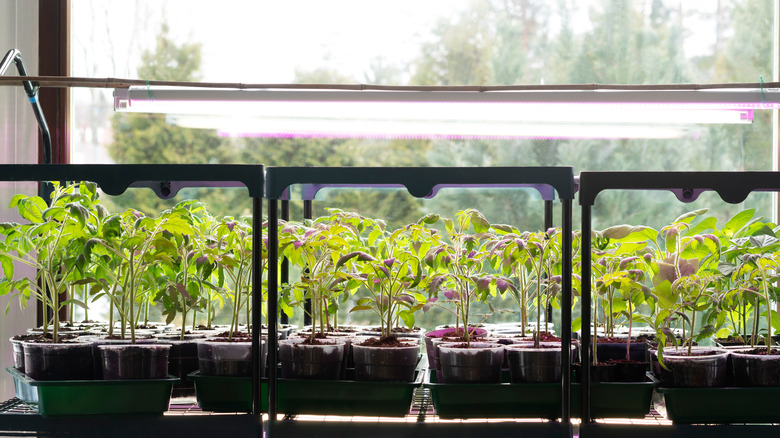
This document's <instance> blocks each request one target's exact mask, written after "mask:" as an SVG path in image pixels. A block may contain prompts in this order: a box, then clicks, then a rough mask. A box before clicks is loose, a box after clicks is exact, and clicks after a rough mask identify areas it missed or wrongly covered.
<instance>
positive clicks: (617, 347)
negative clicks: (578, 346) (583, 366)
mask: <svg viewBox="0 0 780 438" xmlns="http://www.w3.org/2000/svg"><path fill="white" fill-rule="evenodd" d="M647 347H648V344H647V342H632V343H631V345H630V346H628V348H629V359H630V360H635V361H637V362H647V361H648V352H647V350H648V348H647ZM596 357H597V358H598V360H599V362H606V361H608V360H622V359H625V358H626V343H625V342H611V343H607V342H604V343H602V342H597V343H596Z"/></svg>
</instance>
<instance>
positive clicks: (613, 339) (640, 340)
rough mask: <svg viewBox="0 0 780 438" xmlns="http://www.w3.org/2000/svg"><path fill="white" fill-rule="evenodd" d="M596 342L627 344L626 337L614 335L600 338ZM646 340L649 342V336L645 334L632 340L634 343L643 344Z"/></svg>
mask: <svg viewBox="0 0 780 438" xmlns="http://www.w3.org/2000/svg"><path fill="white" fill-rule="evenodd" d="M596 342H598V343H599V344H625V343H626V338H617V337H614V336H610V337H606V338H598V339H597V340H596ZM645 342H647V338H646V337H644V336H640V337H638V338H636V339H632V340H631V343H632V344H643V343H645Z"/></svg>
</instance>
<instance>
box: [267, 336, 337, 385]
mask: <svg viewBox="0 0 780 438" xmlns="http://www.w3.org/2000/svg"><path fill="white" fill-rule="evenodd" d="M304 340H305V339H303V338H299V339H286V340H283V341H280V342H279V360H280V361H281V363H282V370H281V377H282V378H283V379H327V380H335V379H338V378H340V376H341V370H342V362H343V360H344V348H345V343H344V341H342V340H339V339H320V340H318V342H319V343H318V344H305V343H303V342H304Z"/></svg>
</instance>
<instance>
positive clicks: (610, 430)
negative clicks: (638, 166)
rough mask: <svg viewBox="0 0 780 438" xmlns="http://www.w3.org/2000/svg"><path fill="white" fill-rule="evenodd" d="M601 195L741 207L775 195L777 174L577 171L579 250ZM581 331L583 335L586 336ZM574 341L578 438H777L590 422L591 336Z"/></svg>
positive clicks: (751, 429) (585, 292) (773, 431)
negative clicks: (758, 195)
mask: <svg viewBox="0 0 780 438" xmlns="http://www.w3.org/2000/svg"><path fill="white" fill-rule="evenodd" d="M607 190H665V191H670V192H672V193H674V194H675V195H676V196H677V199H679V200H680V201H681V202H683V203H689V202H693V201H695V200H696V199H697V198H698V197H699V195H700V194H701V193H703V192H705V191H714V192H716V193H718V195H720V197H721V199H722V200H723V201H725V202H728V203H730V204H736V203H739V202H742V201H744V200H745V198H747V196H748V195H749V194H750V193H752V192H759V191H769V192H780V172H581V173H580V175H579V202H580V206H581V209H582V218H581V219H582V248H583V249H585V248H591V243H592V238H591V232H592V229H593V227H592V224H591V209H592V207H593V205H595V202H596V198H597V197H598V195H599V193H601V192H603V191H607ZM591 259H592V253H591V251H589V250H583V251H582V273H581V277H582V293H581V312H582V316H581V320H582V327H590V324H591V312H590V307H591V288H592V285H591V280H592V279H591ZM586 332H587V333H586ZM586 332H583V333H582V336H580V343H581V348H580V354H581V362H582V365H583V366H582V399H581V403H582V413H583V415H582V425H581V426H580V436H616V437H617V436H626V435H628V434H631V435H634V436H637V434H639V435H642V436H644V434H652V436H659V434H661V435H663V436H675V437H676V436H679V437H693V436H707V437H712V436H734V435H732V434H734V433H735V432H736V433H737V434H739V435H743V434H756V436H777V434H778V433H780V428H778V427H777V426H771V425H767V426H762V425H749V426H739V425H708V426H699V425H693V426H692V425H675V426H673V427H668V426H663V427H661V428H657V427H647V426H644V425H643V426H615V425H604V424H597V423H594V422H593V421H592V420H593V419H592V418H591V416H590V395H591V382H590V372H591V363H590V347H591V334H590V331H589V330H587V331H586Z"/></svg>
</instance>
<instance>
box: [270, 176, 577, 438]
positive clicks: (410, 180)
mask: <svg viewBox="0 0 780 438" xmlns="http://www.w3.org/2000/svg"><path fill="white" fill-rule="evenodd" d="M294 185H300V186H302V194H303V195H302V196H303V198H304V200H305V201H311V200H312V199H314V196H315V195H316V193H317V192H318V191H319V190H320V189H322V188H323V187H342V188H343V187H372V188H388V187H390V188H392V187H395V188H405V189H406V190H407V191H408V192H409V194H411V195H412V196H415V197H418V198H430V197H433V196H435V195H436V193H437V192H438V190H439V189H441V188H443V187H463V188H473V187H491V188H505V187H531V188H535V189H536V190H538V191H539V192H540V194H541V195H542V197H543V199H544V200H545V218H546V219H545V226H549V225H551V222H552V205H551V202H552V200H553V199H554V198H555V195H556V193H557V196H558V198H559V199H560V201H561V218H562V229H563V243H562V247H564V248H571V238H572V223H571V222H572V220H571V217H572V216H571V214H572V202H573V199H574V192H575V190H574V175H573V169H572V168H571V167H497V168H496V167H493V168H479V167H403V168H377V167H349V168H346V167H343V168H342V167H338V168H334V167H330V168H327V167H269V168H268V169H267V172H266V185H265V189H266V192H265V197H266V198H267V199H268V221H269V223H268V257H269V260H275V259H277V258H278V256H279V254H278V238H279V236H278V218H279V201H286V200H288V199H289V198H290V187H291V186H294ZM563 272H564V276H563V277H564V278H563V292H562V297H563V299H562V304H561V307H562V309H563V311H562V317H561V326H562V327H567V326H571V251H564V254H563ZM268 278H278V267H277V266H276V264H275V263H269V269H268ZM278 295H279V285H278V284H277V283H276V282H274V281H269V284H268V315H269V317H268V319H269V321H268V327H269V333H268V342H269V346H268V362H269V363H277V361H278V355H277V336H276V327H277V324H276V323H277V318H278V305H277V301H278ZM561 337H562V348H561V350H562V354H563V355H564V357H565V356H566V355H568V347H569V345H570V343H571V331H569V330H563V333H562V336H561ZM563 368H564V369H563V373H562V374H563V377H562V382H561V392H562V403H561V421H560V422H547V423H541V422H527V423H526V422H504V421H502V422H482V423H470V422H469V423H415V424H407V423H386V424H385V423H383V424H382V427H381V428H377V427H376V426H375V425H374V424H371V423H356V422H304V421H278V420H277V417H278V412H277V396H278V392H277V384H278V376H277V370H276V367H269V376H268V396H269V402H268V415H269V420H268V422H267V424H266V427H267V429H266V432H267V436H285V437H289V436H301V437H309V436H312V435H316V436H366V435H373V436H407V435H408V436H413V435H419V434H422V433H424V434H425V435H426V436H432V435H433V436H448V437H452V436H456V437H457V436H473V435H474V433H476V432H477V429H475V427H476V428H478V430H479V431H480V432H483V431H484V432H489V433H494V434H496V433H497V434H500V435H513V434H517V433H522V434H523V435H524V436H530V437H533V436H539V437H550V436H559V437H570V436H571V435H572V429H571V425H570V416H571V410H570V398H571V397H570V373H569V363H568V362H566V361H564V366H563ZM421 428H424V429H421Z"/></svg>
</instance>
